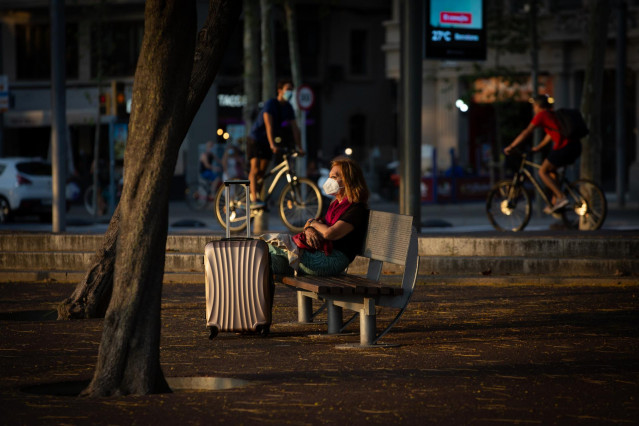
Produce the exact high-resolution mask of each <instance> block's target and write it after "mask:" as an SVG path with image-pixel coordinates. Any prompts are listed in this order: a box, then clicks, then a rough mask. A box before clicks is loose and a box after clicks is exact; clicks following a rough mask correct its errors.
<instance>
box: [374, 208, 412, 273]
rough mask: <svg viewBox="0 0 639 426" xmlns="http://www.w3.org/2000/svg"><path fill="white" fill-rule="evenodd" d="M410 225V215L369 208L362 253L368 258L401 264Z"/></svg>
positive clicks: (404, 254)
mask: <svg viewBox="0 0 639 426" xmlns="http://www.w3.org/2000/svg"><path fill="white" fill-rule="evenodd" d="M412 226H413V217H412V216H407V215H400V214H395V213H388V212H381V211H377V210H371V211H370V217H369V219H368V232H367V234H366V242H365V244H364V249H363V251H362V254H363V255H364V256H365V257H368V258H370V259H374V260H380V261H382V262H390V263H394V264H396V265H402V266H403V265H404V264H405V263H406V255H407V253H408V247H409V245H410V239H411V232H412Z"/></svg>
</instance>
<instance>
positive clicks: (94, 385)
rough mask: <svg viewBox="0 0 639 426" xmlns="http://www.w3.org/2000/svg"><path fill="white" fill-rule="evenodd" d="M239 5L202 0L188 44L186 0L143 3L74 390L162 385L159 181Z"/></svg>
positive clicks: (164, 204) (141, 390)
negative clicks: (97, 287)
mask: <svg viewBox="0 0 639 426" xmlns="http://www.w3.org/2000/svg"><path fill="white" fill-rule="evenodd" d="M238 5H239V6H238ZM240 10H241V3H240V2H237V1H233V0H217V1H214V0H212V1H211V3H210V8H209V16H208V18H207V22H206V24H205V27H204V29H203V30H202V31H201V32H200V34H199V36H198V46H197V48H196V46H195V41H196V38H195V22H196V12H195V2H194V1H188V2H185V1H178V0H169V1H160V0H148V1H147V2H146V6H145V29H144V40H143V42H142V49H141V52H140V57H139V59H138V66H137V69H136V73H135V83H134V87H133V103H132V106H133V109H132V113H131V120H130V131H129V139H128V141H127V147H126V151H125V157H124V159H125V160H124V161H125V164H124V172H125V175H124V189H123V193H122V197H121V200H120V204H119V207H118V209H119V212H120V222H119V233H118V236H117V249H116V251H117V253H116V263H115V273H114V283H113V295H112V298H111V303H110V304H109V308H108V310H107V312H106V318H105V323H104V330H103V333H102V341H101V344H100V351H99V354H98V362H97V365H96V370H95V373H94V376H93V380H92V381H91V383H90V384H89V387H88V388H87V389H85V390H84V391H83V393H82V394H83V395H87V396H106V395H121V394H131V393H132V394H148V393H156V392H167V391H170V389H169V387H168V385H167V383H166V380H165V379H164V375H163V374H162V371H161V368H160V356H159V352H160V350H159V347H160V329H161V327H160V301H161V293H162V277H163V274H164V256H165V246H166V236H167V228H168V191H167V188H169V183H170V180H171V177H172V175H173V170H174V169H175V164H176V160H177V153H178V150H179V147H180V145H181V143H182V141H183V139H184V136H185V135H186V132H187V130H188V127H189V125H190V123H191V121H192V119H193V116H194V115H195V112H196V111H197V109H198V108H199V105H200V104H201V102H202V100H203V98H204V96H205V95H206V92H207V91H208V89H209V87H210V85H211V83H212V81H213V79H214V78H215V74H216V73H217V70H218V69H219V64H220V62H221V59H222V56H223V48H224V47H225V46H226V44H227V43H228V36H229V34H230V32H231V29H232V27H233V26H234V25H235V24H236V22H237V18H238V16H239V12H240Z"/></svg>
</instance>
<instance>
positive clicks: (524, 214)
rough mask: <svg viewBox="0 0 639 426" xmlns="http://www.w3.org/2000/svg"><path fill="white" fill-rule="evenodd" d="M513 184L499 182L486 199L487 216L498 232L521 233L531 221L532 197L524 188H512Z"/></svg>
mask: <svg viewBox="0 0 639 426" xmlns="http://www.w3.org/2000/svg"><path fill="white" fill-rule="evenodd" d="M512 184H513V183H512V182H511V181H501V182H498V183H497V184H496V185H495V186H494V187H493V189H491V190H490V192H489V193H488V198H487V199H486V214H487V215H488V219H490V223H492V225H493V226H494V227H495V229H497V230H498V231H515V232H516V231H521V230H523V229H524V228H525V227H526V225H528V221H529V220H530V214H531V211H532V209H531V207H532V202H531V201H530V195H529V194H528V191H526V189H525V188H524V187H523V186H516V187H515V188H512ZM511 188H512V191H511Z"/></svg>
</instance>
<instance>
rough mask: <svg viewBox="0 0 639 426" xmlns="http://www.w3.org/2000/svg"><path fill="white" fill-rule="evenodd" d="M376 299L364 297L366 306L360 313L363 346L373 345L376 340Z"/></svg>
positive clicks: (360, 341) (360, 332)
mask: <svg viewBox="0 0 639 426" xmlns="http://www.w3.org/2000/svg"><path fill="white" fill-rule="evenodd" d="M376 319H377V316H376V315H375V301H374V300H373V299H364V307H363V308H362V309H361V310H360V313H359V343H360V345H362V346H371V345H372V344H373V343H374V341H375V333H376V331H377V330H376V328H377V327H376Z"/></svg>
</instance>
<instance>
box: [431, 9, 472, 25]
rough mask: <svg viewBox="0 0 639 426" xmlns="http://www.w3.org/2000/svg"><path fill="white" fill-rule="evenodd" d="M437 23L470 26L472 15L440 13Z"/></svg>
mask: <svg viewBox="0 0 639 426" xmlns="http://www.w3.org/2000/svg"><path fill="white" fill-rule="evenodd" d="M439 23H440V24H457V25H470V24H472V23H473V15H472V14H471V13H464V12H440V14H439Z"/></svg>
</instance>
